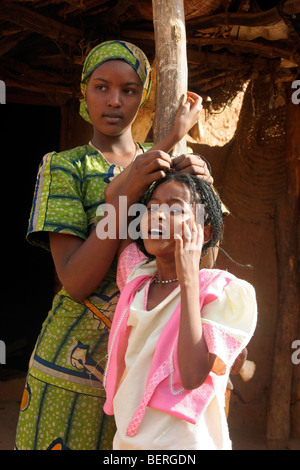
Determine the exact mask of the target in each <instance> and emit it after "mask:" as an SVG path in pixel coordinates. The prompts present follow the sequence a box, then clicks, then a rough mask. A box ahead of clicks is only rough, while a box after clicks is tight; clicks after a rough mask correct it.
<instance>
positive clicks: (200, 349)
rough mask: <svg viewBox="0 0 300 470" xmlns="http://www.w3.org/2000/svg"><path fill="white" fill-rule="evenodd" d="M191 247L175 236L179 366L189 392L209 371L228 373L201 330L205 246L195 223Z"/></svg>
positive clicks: (184, 384) (199, 384) (201, 381)
mask: <svg viewBox="0 0 300 470" xmlns="http://www.w3.org/2000/svg"><path fill="white" fill-rule="evenodd" d="M191 232H192V236H193V238H192V242H191V243H192V244H191V246H190V248H188V247H187V244H186V241H183V239H182V238H181V237H180V236H179V235H176V236H175V237H176V245H175V260H176V270H177V276H178V280H179V283H180V288H181V313H180V327H179V336H178V366H179V371H180V376H181V381H182V385H183V387H184V388H186V389H194V388H197V387H200V386H201V385H202V384H203V383H204V382H205V380H206V378H207V376H208V374H209V372H210V371H211V370H213V371H214V372H215V373H216V374H218V375H222V374H224V373H225V370H226V367H225V365H224V363H223V362H222V361H221V360H220V359H219V358H218V357H217V356H216V355H214V354H210V353H209V351H208V348H207V345H206V342H205V338H204V335H203V331H202V322H201V312H200V300H199V263H200V255H201V250H202V245H203V234H202V230H201V229H199V228H198V227H196V224H195V223H194V225H193V228H192V230H191Z"/></svg>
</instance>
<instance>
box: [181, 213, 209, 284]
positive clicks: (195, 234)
mask: <svg viewBox="0 0 300 470" xmlns="http://www.w3.org/2000/svg"><path fill="white" fill-rule="evenodd" d="M174 240H175V253H174V255H175V263H176V272H177V277H178V280H179V283H180V284H182V283H186V282H188V281H189V280H192V279H193V280H195V276H197V279H198V273H199V266H200V259H201V252H202V247H203V229H202V227H201V225H197V224H196V222H195V220H194V219H188V220H187V221H184V222H183V223H182V233H181V234H179V233H175V234H174Z"/></svg>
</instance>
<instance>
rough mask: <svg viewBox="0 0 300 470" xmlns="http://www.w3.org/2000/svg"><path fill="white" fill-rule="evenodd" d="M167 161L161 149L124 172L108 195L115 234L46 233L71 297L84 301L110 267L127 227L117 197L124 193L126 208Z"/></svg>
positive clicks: (166, 169) (161, 173)
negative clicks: (119, 235)
mask: <svg viewBox="0 0 300 470" xmlns="http://www.w3.org/2000/svg"><path fill="white" fill-rule="evenodd" d="M170 161H171V159H170V157H169V155H167V154H164V153H163V152H155V153H153V154H152V155H150V157H149V156H148V158H147V159H146V161H144V162H143V164H140V165H138V166H137V168H134V169H132V171H131V172H129V173H128V176H127V178H126V180H125V181H124V184H123V185H122V186H121V187H120V188H119V191H116V192H115V194H114V195H112V196H111V199H110V201H109V203H110V208H112V210H113V211H114V213H115V216H116V235H117V236H116V237H109V238H105V239H100V238H99V237H98V235H97V231H96V230H94V231H93V232H92V233H91V234H90V236H89V237H88V238H87V239H86V240H83V239H81V238H79V237H76V236H74V235H67V234H63V233H50V235H49V237H50V248H51V252H52V257H53V260H54V264H55V268H56V271H57V274H58V277H59V279H60V282H61V283H62V285H63V286H64V287H65V289H66V290H67V292H68V293H69V295H70V296H71V297H72V298H74V299H75V300H77V301H79V302H80V301H82V300H84V299H85V298H86V297H87V296H88V295H90V294H91V293H92V292H93V291H94V290H95V288H96V287H97V286H98V285H99V284H100V283H101V281H102V280H103V279H104V277H105V275H106V273H107V271H108V269H109V267H110V266H111V263H112V261H113V259H114V256H115V254H116V252H117V249H118V246H119V239H118V234H119V233H120V232H121V231H123V230H126V228H127V213H128V211H127V210H125V211H124V210H119V209H120V207H119V201H120V199H119V196H126V204H127V209H128V208H129V206H130V205H131V204H134V203H135V202H137V201H138V200H139V198H140V195H141V194H142V193H143V192H144V191H145V190H146V189H147V188H148V187H149V186H150V184H151V183H152V182H153V181H156V180H157V179H158V178H160V177H162V175H164V172H165V171H168V170H169V168H170ZM137 175H138V177H137ZM105 216H106V215H105V214H104V217H105Z"/></svg>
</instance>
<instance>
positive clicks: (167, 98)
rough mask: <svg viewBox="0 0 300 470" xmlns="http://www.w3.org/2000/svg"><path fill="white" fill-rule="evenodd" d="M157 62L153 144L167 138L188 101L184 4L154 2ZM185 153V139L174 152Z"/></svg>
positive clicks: (175, 1) (179, 1)
mask: <svg viewBox="0 0 300 470" xmlns="http://www.w3.org/2000/svg"><path fill="white" fill-rule="evenodd" d="M152 7H153V24H154V34H155V58H156V110H155V117H154V123H153V134H154V142H158V141H160V140H161V139H162V138H163V137H165V136H166V134H167V133H168V131H169V130H170V128H171V127H172V125H173V121H174V117H175V114H176V112H177V110H178V108H179V106H180V105H181V104H183V102H184V101H185V99H186V92H187V59H186V35H185V20H184V6H183V0H171V1H169V0H152ZM185 152H186V143H185V139H183V141H181V142H179V144H177V145H176V147H175V148H174V149H173V154H174V155H180V154H182V153H185Z"/></svg>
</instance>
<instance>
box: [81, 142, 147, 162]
mask: <svg viewBox="0 0 300 470" xmlns="http://www.w3.org/2000/svg"><path fill="white" fill-rule="evenodd" d="M134 145H135V154H134V157H133V159H132V161H134V160H135V159H136V157H137V155H138V154H139V152H140V150H141V149H140V146H139V144H138V143H137V142H135V141H134ZM89 146H90V147H92V148H93V149H94V150H97V152H98V153H99V154H100V155H101V156H102V158H103V159H104V160H105V161H106V163H108V164H109V165H112V163H111V162H109V161H108V160H106V158H105V156H104V155H103V153H102V152H101V151H100V150H99V149H98V148H97V147H96V146H95V145H94V144H93V143H92V141H91V140H90V141H89ZM116 166H119V167H120V168H123V167H121V166H120V165H116Z"/></svg>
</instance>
